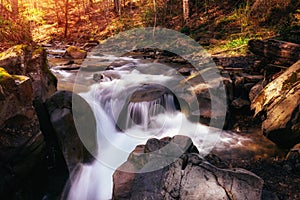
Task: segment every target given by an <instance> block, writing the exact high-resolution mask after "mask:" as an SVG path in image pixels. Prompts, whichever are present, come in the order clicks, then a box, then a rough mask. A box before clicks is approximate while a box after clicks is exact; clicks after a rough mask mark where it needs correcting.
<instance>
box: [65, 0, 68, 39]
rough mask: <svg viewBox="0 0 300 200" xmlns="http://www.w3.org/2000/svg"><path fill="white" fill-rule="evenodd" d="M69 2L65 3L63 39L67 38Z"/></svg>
mask: <svg viewBox="0 0 300 200" xmlns="http://www.w3.org/2000/svg"><path fill="white" fill-rule="evenodd" d="M68 11H69V0H66V1H65V33H64V37H65V38H67V36H68V21H69V19H68V18H69V12H68Z"/></svg>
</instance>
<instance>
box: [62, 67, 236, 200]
mask: <svg viewBox="0 0 300 200" xmlns="http://www.w3.org/2000/svg"><path fill="white" fill-rule="evenodd" d="M143 65H146V64H143ZM143 67H144V68H146V67H145V66H143ZM147 67H148V68H147V69H149V68H150V65H149V66H147ZM168 69H169V70H173V71H174V69H170V68H168ZM115 72H117V73H119V76H120V78H119V79H113V80H109V81H106V82H101V83H95V84H94V85H92V86H91V87H90V90H89V91H88V92H85V93H80V95H81V96H82V97H83V98H84V99H85V100H86V101H87V102H88V103H89V104H90V106H91V108H92V110H93V113H94V115H95V118H96V121H97V144H98V151H97V155H94V156H95V160H94V161H93V163H90V164H84V165H81V166H80V167H79V169H78V170H77V171H76V172H75V173H73V174H72V176H71V177H70V183H69V185H70V187H69V188H66V190H65V196H66V199H68V200H108V199H111V198H112V187H113V183H112V175H113V172H114V171H115V170H116V169H117V168H118V167H119V166H120V165H121V164H122V163H124V162H125V161H126V159H127V157H128V155H129V154H130V153H131V151H132V150H133V149H134V148H135V147H136V146H137V145H140V144H145V143H146V141H147V140H148V139H149V138H153V137H154V138H163V137H167V136H169V137H172V136H174V135H179V134H180V135H187V136H189V137H191V138H192V139H193V142H194V144H195V145H196V146H197V147H198V149H199V151H200V153H202V154H206V153H208V152H209V151H210V150H211V149H212V147H214V146H215V145H216V144H217V143H218V142H219V141H220V130H217V129H212V128H209V127H207V126H204V125H201V124H199V123H192V122H190V121H189V120H188V119H187V118H186V116H185V115H184V114H183V113H181V112H180V111H178V110H176V106H175V99H174V96H173V94H170V93H166V94H164V95H162V96H161V97H160V98H157V99H154V100H151V101H140V102H128V103H127V104H126V99H128V98H127V95H128V94H129V93H130V91H131V90H133V89H132V88H136V87H138V86H141V85H143V84H145V82H146V83H160V84H162V85H166V82H168V81H170V80H172V76H167V75H163V74H161V73H157V74H154V75H152V74H145V73H141V72H140V71H138V70H136V69H133V70H132V69H130V71H127V69H125V70H124V69H122V68H120V69H115ZM166 74H174V73H170V72H167V73H166ZM91 77H92V76H91ZM84 78H86V76H85V77H84ZM82 82H84V81H82ZM124 107H125V108H126V111H127V112H126V115H125V116H126V117H125V119H123V120H125V122H126V126H125V127H126V128H125V130H124V131H123V132H121V131H119V130H118V129H116V123H117V122H118V117H119V115H120V113H121V111H122V109H124ZM222 137H228V138H232V137H233V136H232V135H230V136H229V134H226V133H225V134H223V136H222ZM230 141H231V139H228V140H226V142H228V143H229V142H230Z"/></svg>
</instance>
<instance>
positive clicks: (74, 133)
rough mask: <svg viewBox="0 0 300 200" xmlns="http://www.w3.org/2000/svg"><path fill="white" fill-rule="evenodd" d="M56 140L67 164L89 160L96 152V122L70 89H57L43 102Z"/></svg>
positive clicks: (71, 167)
mask: <svg viewBox="0 0 300 200" xmlns="http://www.w3.org/2000/svg"><path fill="white" fill-rule="evenodd" d="M45 105H46V108H47V110H48V112H49V115H50V120H51V123H52V125H53V127H54V130H55V134H56V137H57V139H58V143H59V145H60V147H61V150H62V153H63V155H64V158H65V160H66V163H67V165H68V168H69V172H72V170H73V169H74V168H75V167H76V165H77V164H79V163H83V162H89V161H90V160H91V159H92V157H91V155H90V154H93V153H95V151H96V149H97V147H96V138H95V137H96V122H95V118H94V115H93V113H92V110H91V108H90V107H89V105H88V103H87V102H86V101H85V100H83V99H82V98H81V97H80V96H78V95H76V94H73V93H72V92H69V91H58V92H56V93H55V94H53V96H51V97H50V98H49V99H47V100H46V102H45Z"/></svg>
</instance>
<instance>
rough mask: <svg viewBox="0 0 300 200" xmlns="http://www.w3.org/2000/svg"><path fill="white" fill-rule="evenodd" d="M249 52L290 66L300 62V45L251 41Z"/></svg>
mask: <svg viewBox="0 0 300 200" xmlns="http://www.w3.org/2000/svg"><path fill="white" fill-rule="evenodd" d="M248 47H249V50H250V51H251V52H252V53H254V54H256V55H259V56H263V57H266V58H268V59H269V60H274V61H278V62H280V63H281V64H282V65H284V66H290V65H292V64H294V63H295V62H297V61H298V60H300V45H299V44H295V43H291V42H285V41H280V40H273V39H269V40H250V41H249V43H248Z"/></svg>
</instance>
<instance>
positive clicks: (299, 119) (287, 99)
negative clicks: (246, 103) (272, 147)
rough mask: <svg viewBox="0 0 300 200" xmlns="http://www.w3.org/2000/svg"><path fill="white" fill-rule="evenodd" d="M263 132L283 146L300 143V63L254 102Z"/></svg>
mask: <svg viewBox="0 0 300 200" xmlns="http://www.w3.org/2000/svg"><path fill="white" fill-rule="evenodd" d="M251 108H252V109H253V110H254V111H255V116H261V117H262V119H263V122H262V132H263V134H264V135H265V136H267V137H268V138H269V139H270V140H272V141H273V142H275V143H276V144H278V145H280V146H282V147H292V146H293V145H295V144H297V143H300V61H298V62H297V63H295V64H294V65H292V66H291V67H289V68H288V69H287V70H286V71H285V72H284V73H283V74H281V75H280V76H279V77H277V78H276V79H275V80H273V81H272V82H270V83H269V84H268V85H267V86H266V87H265V88H264V89H263V90H262V91H261V92H260V93H259V94H258V96H257V97H256V98H255V99H254V100H253V101H252V103H251Z"/></svg>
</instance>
